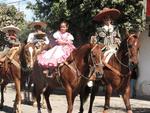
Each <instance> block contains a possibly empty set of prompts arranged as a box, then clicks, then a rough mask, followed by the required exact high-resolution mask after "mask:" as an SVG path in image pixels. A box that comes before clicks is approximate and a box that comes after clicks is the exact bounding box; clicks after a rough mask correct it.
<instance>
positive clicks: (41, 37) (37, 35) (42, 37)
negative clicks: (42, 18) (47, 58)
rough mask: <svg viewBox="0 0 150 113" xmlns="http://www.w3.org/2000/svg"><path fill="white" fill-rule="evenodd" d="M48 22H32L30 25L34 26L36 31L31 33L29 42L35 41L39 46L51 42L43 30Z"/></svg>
mask: <svg viewBox="0 0 150 113" xmlns="http://www.w3.org/2000/svg"><path fill="white" fill-rule="evenodd" d="M46 26H47V24H46V23H44V22H32V23H31V24H30V27H33V28H34V29H35V30H34V32H32V33H30V34H29V36H28V39H27V43H34V44H35V45H36V47H37V48H38V47H39V46H41V44H43V43H44V44H46V45H47V44H49V39H48V37H47V36H46V33H45V32H43V31H42V28H43V27H46Z"/></svg>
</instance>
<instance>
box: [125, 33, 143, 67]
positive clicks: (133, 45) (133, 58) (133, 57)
mask: <svg viewBox="0 0 150 113" xmlns="http://www.w3.org/2000/svg"><path fill="white" fill-rule="evenodd" d="M127 46H128V52H129V53H128V54H129V61H130V64H131V65H132V66H136V65H137V64H138V54H139V48H140V42H139V37H138V36H137V35H136V34H130V35H129V36H128V37H127Z"/></svg>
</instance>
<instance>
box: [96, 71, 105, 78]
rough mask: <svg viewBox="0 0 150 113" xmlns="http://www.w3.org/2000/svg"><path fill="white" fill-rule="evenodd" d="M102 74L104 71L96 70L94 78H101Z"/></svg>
mask: <svg viewBox="0 0 150 113" xmlns="http://www.w3.org/2000/svg"><path fill="white" fill-rule="evenodd" d="M103 75H104V73H103V72H96V79H100V78H102V77H103Z"/></svg>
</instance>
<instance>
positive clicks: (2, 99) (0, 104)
mask: <svg viewBox="0 0 150 113" xmlns="http://www.w3.org/2000/svg"><path fill="white" fill-rule="evenodd" d="M6 85H7V84H5V83H4V82H3V83H2V84H1V103H0V109H2V108H3V104H4V89H5V87H6Z"/></svg>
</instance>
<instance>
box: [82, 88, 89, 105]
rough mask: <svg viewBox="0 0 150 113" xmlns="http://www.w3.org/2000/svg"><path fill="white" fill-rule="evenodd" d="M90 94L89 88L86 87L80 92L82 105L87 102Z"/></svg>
mask: <svg viewBox="0 0 150 113" xmlns="http://www.w3.org/2000/svg"><path fill="white" fill-rule="evenodd" d="M90 92H91V87H88V86H87V85H86V86H85V89H84V91H83V92H82V97H81V98H82V99H83V103H85V102H86V101H87V99H88V97H89V94H90Z"/></svg>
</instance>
